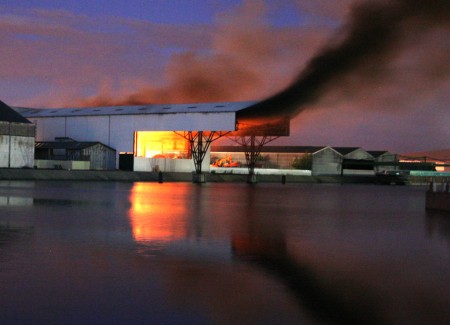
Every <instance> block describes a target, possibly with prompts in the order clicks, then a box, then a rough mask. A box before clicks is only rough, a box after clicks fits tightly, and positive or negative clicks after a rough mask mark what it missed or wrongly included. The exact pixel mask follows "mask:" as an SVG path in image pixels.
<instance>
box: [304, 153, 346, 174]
mask: <svg viewBox="0 0 450 325" xmlns="http://www.w3.org/2000/svg"><path fill="white" fill-rule="evenodd" d="M341 170H342V155H341V154H340V153H338V152H337V151H335V150H334V149H332V148H330V147H325V148H323V149H322V150H319V151H316V152H315V153H313V167H312V171H311V172H312V175H340V174H341Z"/></svg>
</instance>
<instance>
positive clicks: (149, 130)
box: [15, 102, 289, 172]
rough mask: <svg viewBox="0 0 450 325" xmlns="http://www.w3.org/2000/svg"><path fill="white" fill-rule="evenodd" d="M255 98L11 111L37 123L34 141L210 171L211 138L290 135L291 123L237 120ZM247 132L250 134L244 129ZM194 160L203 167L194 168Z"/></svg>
mask: <svg viewBox="0 0 450 325" xmlns="http://www.w3.org/2000/svg"><path fill="white" fill-rule="evenodd" d="M254 104H255V102H227V103H197V104H177V105H138V106H120V107H117V106H115V107H91V108H72V109H71V108H63V109H36V108H20V107H16V108H15V110H16V111H17V112H18V113H20V114H21V115H22V116H23V117H25V118H27V119H29V120H30V121H31V122H32V123H33V124H34V125H35V126H36V141H37V142H51V141H55V139H57V138H70V139H73V140H74V141H78V142H99V143H102V144H104V145H105V146H107V147H108V148H112V149H114V150H116V152H117V155H118V157H117V158H118V159H116V161H117V164H116V166H115V167H116V168H120V167H122V166H120V162H121V161H126V160H124V159H120V158H121V157H120V155H123V156H132V157H133V158H132V160H133V161H132V167H131V168H128V169H132V170H134V171H172V172H173V171H177V172H191V171H193V170H194V169H195V170H196V171H199V170H200V171H202V170H203V171H208V170H209V163H210V159H209V155H210V151H209V149H210V148H209V145H210V143H211V142H212V141H214V140H216V139H217V138H219V137H221V136H222V135H225V134H228V133H229V132H235V131H239V132H240V134H241V136H242V135H245V134H252V135H258V136H259V135H262V136H279V135H288V134H289V121H286V120H283V121H282V122H278V121H277V122H276V123H267V122H264V124H261V123H259V124H258V123H252V122H250V123H249V122H248V119H247V120H246V121H245V122H244V123H240V122H239V118H238V115H239V112H242V111H244V110H245V109H247V108H249V107H251V106H252V105H254ZM245 130H247V131H248V130H250V133H245ZM197 162H200V163H201V165H200V166H197Z"/></svg>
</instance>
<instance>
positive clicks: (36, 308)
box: [0, 182, 450, 323]
mask: <svg viewBox="0 0 450 325" xmlns="http://www.w3.org/2000/svg"><path fill="white" fill-rule="evenodd" d="M423 194H424V191H423V189H421V188H410V187H394V186H392V187H377V186H362V185H358V186H356V185H344V186H338V185H305V184H286V185H284V186H283V185H279V184H258V185H256V186H249V185H247V184H204V185H202V186H198V185H195V184H189V183H164V184H157V183H134V184H132V183H76V182H75V183H68V182H36V183H34V184H33V185H32V186H29V185H27V186H21V185H20V184H14V185H8V184H3V183H2V184H0V197H14V198H15V199H14V200H13V202H20V201H21V200H20V198H24V200H23V201H22V202H27V203H26V204H23V205H17V204H6V203H7V202H10V201H11V200H9V201H8V200H3V201H0V202H6V203H5V204H3V205H1V206H0V209H1V214H0V261H1V265H0V282H1V287H0V288H1V289H0V291H1V292H2V293H3V295H2V297H3V298H0V303H2V306H4V310H5V313H4V315H5V316H4V321H5V323H15V322H39V321H41V322H42V321H50V322H58V321H59V322H72V323H77V322H84V323H85V322H88V323H89V322H108V321H111V320H114V321H115V322H116V323H129V322H159V323H160V322H181V321H182V322H185V323H194V322H195V323H210V322H215V323H230V322H241V323H255V322H258V323H261V322H264V323H280V322H281V323H298V322H303V323H305V322H306V323H309V322H310V321H311V320H316V321H317V320H320V321H328V322H330V323H342V322H345V323H348V322H363V323H399V322H400V323H404V322H409V323H444V322H447V321H448V320H449V317H450V316H449V312H448V311H447V309H448V308H447V306H448V305H449V303H450V285H449V284H448V281H447V279H448V276H449V275H450V266H449V265H450V263H449V259H450V257H449V256H450V254H449V249H450V245H449V242H450V231H448V229H449V228H448V222H447V221H448V220H447V219H444V218H443V217H442V216H437V215H435V214H433V215H430V214H429V213H428V214H427V213H425V210H424V198H423V196H424V195H423ZM16 198H19V200H18V201H17V200H16ZM30 199H31V202H32V205H30V204H29V203H30ZM18 234H22V235H20V236H19V235H18ZM436 238H439V240H436ZM442 239H444V240H442ZM5 256H6V257H7V258H5ZM49 296H50V297H51V298H49ZM86 297H89V298H88V299H86ZM31 306H33V307H31Z"/></svg>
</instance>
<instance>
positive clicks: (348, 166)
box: [211, 146, 398, 175]
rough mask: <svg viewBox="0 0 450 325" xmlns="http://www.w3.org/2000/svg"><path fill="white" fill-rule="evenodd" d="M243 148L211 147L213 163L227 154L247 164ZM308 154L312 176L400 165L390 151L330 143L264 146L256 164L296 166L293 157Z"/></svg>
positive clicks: (369, 172) (372, 171) (366, 172)
mask: <svg viewBox="0 0 450 325" xmlns="http://www.w3.org/2000/svg"><path fill="white" fill-rule="evenodd" d="M244 151H245V150H244V148H243V147H241V146H212V148H211V163H214V162H215V161H217V160H220V159H223V158H226V157H228V158H231V160H232V161H234V162H238V163H240V165H241V166H243V167H245V163H246V161H245V152H244ZM305 155H311V156H312V165H311V175H373V174H375V172H377V171H378V170H392V169H395V168H398V167H396V164H395V161H396V160H395V159H396V156H395V155H394V154H391V153H389V152H388V151H370V152H369V151H365V150H364V149H362V148H358V147H330V146H265V147H263V148H262V149H261V153H260V161H259V164H258V166H257V167H260V168H279V169H293V168H294V167H293V162H294V160H295V159H296V158H302V157H304V156H305ZM383 162H385V163H386V165H382V163H383Z"/></svg>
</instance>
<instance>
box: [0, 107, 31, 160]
mask: <svg viewBox="0 0 450 325" xmlns="http://www.w3.org/2000/svg"><path fill="white" fill-rule="evenodd" d="M35 133H36V127H35V125H34V124H32V123H31V122H30V121H29V120H27V119H26V118H24V117H23V116H21V115H20V114H19V113H17V112H16V111H15V110H13V109H12V108H11V107H9V106H8V105H6V104H5V103H3V102H2V101H0V168H26V167H28V168H32V167H33V166H34V141H35Z"/></svg>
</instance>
